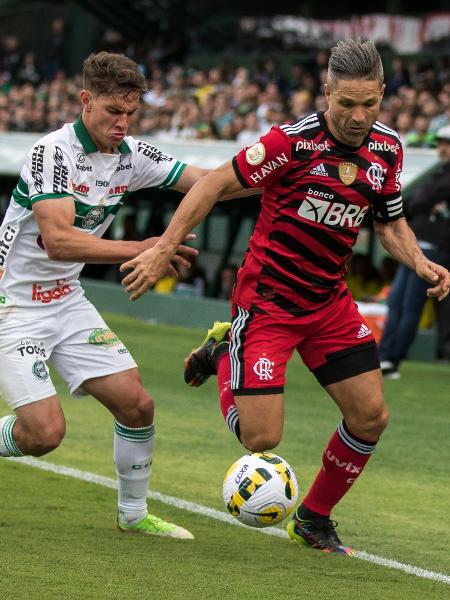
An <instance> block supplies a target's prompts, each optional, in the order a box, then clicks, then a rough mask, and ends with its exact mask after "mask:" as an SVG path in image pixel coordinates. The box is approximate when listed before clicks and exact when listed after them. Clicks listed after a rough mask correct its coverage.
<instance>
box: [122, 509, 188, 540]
mask: <svg viewBox="0 0 450 600" xmlns="http://www.w3.org/2000/svg"><path fill="white" fill-rule="evenodd" d="M116 526H117V529H118V530H119V531H121V532H122V533H133V534H137V535H157V536H159V537H169V538H176V539H180V540H193V539H194V536H193V535H192V533H191V532H190V531H188V530H187V529H184V527H179V526H178V525H174V524H173V523H168V522H167V521H163V520H162V519H160V518H159V517H155V516H154V515H147V516H146V517H144V518H143V519H141V520H140V521H138V522H137V523H135V524H134V525H127V524H126V523H123V522H121V521H120V520H119V518H118V519H117V523H116Z"/></svg>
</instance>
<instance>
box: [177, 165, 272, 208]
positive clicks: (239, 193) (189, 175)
mask: <svg viewBox="0 0 450 600" xmlns="http://www.w3.org/2000/svg"><path fill="white" fill-rule="evenodd" d="M211 171H212V169H200V168H199V167H193V166H191V165H186V167H185V168H184V170H183V173H182V174H181V176H180V178H179V180H178V181H177V183H176V184H175V185H174V186H173V187H172V188H171V189H173V190H177V191H178V192H183V193H184V194H186V193H187V192H189V190H190V189H191V188H192V186H193V185H195V184H196V183H197V181H199V180H200V179H201V178H202V177H204V176H205V175H207V174H208V173H211ZM261 191H262V188H243V187H242V186H241V188H240V190H236V191H233V192H229V193H224V194H222V195H221V196H220V197H219V201H223V200H233V199H234V198H242V197H244V196H254V195H255V194H260V193H261Z"/></svg>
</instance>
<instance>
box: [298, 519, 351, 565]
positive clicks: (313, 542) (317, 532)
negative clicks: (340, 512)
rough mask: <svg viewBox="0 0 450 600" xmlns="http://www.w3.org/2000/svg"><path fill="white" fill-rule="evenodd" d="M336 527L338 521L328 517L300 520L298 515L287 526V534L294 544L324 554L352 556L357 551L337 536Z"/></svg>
mask: <svg viewBox="0 0 450 600" xmlns="http://www.w3.org/2000/svg"><path fill="white" fill-rule="evenodd" d="M336 526H337V523H336V521H332V520H331V519H329V518H328V517H322V516H318V517H310V518H308V519H300V518H299V517H298V516H297V513H296V514H295V515H294V517H293V518H292V519H291V520H290V521H289V523H288V524H287V532H288V535H289V537H290V538H291V541H293V542H298V543H300V544H306V545H308V546H311V547H312V548H317V550H321V551H322V552H337V553H338V554H346V555H348V556H352V555H353V554H355V551H354V550H353V548H350V547H348V546H344V544H343V543H342V542H341V540H340V539H339V538H338V536H337V534H336V530H335V527H336Z"/></svg>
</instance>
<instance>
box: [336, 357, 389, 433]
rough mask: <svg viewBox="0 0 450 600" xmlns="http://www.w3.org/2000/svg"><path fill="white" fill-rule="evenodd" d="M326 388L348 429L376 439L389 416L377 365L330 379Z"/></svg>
mask: <svg viewBox="0 0 450 600" xmlns="http://www.w3.org/2000/svg"><path fill="white" fill-rule="evenodd" d="M325 389H326V391H327V392H328V393H329V394H330V396H331V397H332V398H333V399H334V401H335V402H336V404H337V405H338V406H339V408H340V410H341V412H342V415H343V417H344V419H345V423H346V425H347V427H348V429H349V430H350V431H351V433H353V434H354V435H355V436H357V437H360V438H361V439H364V440H368V441H376V440H378V438H379V436H380V434H381V433H382V431H383V430H384V428H385V427H386V425H387V420H388V409H387V406H386V403H385V400H384V394H383V380H382V376H381V372H380V370H379V369H375V370H372V371H367V372H365V373H361V374H359V375H356V376H354V377H349V378H348V379H344V380H342V381H339V382H336V383H332V384H330V385H327V386H325Z"/></svg>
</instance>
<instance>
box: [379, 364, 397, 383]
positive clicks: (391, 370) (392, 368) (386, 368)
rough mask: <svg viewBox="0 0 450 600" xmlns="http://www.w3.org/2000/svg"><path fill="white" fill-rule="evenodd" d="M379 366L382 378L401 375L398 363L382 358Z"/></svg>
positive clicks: (393, 377)
mask: <svg viewBox="0 0 450 600" xmlns="http://www.w3.org/2000/svg"><path fill="white" fill-rule="evenodd" d="M380 367H381V374H382V375H383V378H384V379H400V377H401V375H400V371H399V370H398V364H396V363H393V362H391V361H390V360H382V361H381V365H380Z"/></svg>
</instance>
